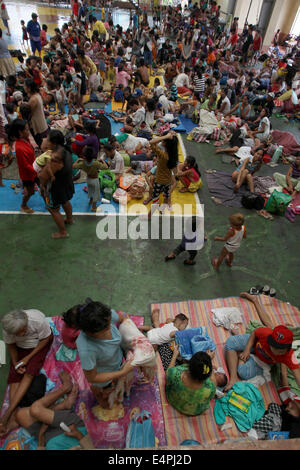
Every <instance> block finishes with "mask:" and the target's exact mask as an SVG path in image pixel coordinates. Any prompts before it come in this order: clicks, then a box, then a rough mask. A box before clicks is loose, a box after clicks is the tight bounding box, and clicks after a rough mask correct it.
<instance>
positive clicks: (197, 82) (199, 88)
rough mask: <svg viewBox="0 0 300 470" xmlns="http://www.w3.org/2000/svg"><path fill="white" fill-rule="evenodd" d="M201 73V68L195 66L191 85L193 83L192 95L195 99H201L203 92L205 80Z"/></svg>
mask: <svg viewBox="0 0 300 470" xmlns="http://www.w3.org/2000/svg"><path fill="white" fill-rule="evenodd" d="M202 72H203V68H202V67H200V66H199V65H196V67H195V75H194V79H193V83H194V95H195V96H196V97H197V98H200V97H202V96H203V94H204V91H205V78H204V76H203V74H202Z"/></svg>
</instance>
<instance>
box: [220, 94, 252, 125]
mask: <svg viewBox="0 0 300 470" xmlns="http://www.w3.org/2000/svg"><path fill="white" fill-rule="evenodd" d="M232 114H234V115H235V116H237V117H240V118H241V119H243V120H247V119H248V118H249V117H250V114H251V104H250V103H249V98H248V96H247V95H244V96H243V97H242V101H240V102H239V103H237V104H236V105H235V106H233V108H231V110H230V112H229V113H226V114H225V117H227V116H231V115H232Z"/></svg>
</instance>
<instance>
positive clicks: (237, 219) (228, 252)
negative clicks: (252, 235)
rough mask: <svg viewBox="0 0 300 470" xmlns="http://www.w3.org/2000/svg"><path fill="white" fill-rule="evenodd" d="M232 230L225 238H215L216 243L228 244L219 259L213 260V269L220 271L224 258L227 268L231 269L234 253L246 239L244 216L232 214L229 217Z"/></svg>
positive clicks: (230, 229)
mask: <svg viewBox="0 0 300 470" xmlns="http://www.w3.org/2000/svg"><path fill="white" fill-rule="evenodd" d="M229 222H230V228H229V230H228V232H227V233H226V235H225V237H214V240H215V241H222V242H226V243H225V245H224V247H223V249H222V251H221V253H220V255H219V258H212V260H211V262H212V265H213V267H214V268H215V269H216V270H218V269H219V267H220V265H221V264H222V262H223V260H224V258H225V262H226V264H227V266H229V267H230V268H231V266H232V261H233V256H234V253H235V252H236V251H237V250H238V249H239V247H240V245H241V242H242V240H243V238H246V229H245V226H244V216H243V214H240V213H237V214H232V215H231V216H230V217H229Z"/></svg>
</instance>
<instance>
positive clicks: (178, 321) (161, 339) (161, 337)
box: [139, 309, 189, 346]
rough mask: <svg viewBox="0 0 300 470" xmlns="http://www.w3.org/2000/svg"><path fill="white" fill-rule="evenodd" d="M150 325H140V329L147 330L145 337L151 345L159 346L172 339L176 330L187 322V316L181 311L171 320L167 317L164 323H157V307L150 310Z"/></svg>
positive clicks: (181, 328)
mask: <svg viewBox="0 0 300 470" xmlns="http://www.w3.org/2000/svg"><path fill="white" fill-rule="evenodd" d="M151 317H152V325H153V327H152V326H140V327H139V330H140V331H146V332H147V338H148V339H149V341H150V343H151V344H152V345H156V346H159V345H161V344H165V343H169V342H170V341H171V340H173V339H174V337H175V333H176V331H178V330H179V331H180V330H184V329H185V328H186V327H187V325H188V322H189V319H188V317H186V316H185V315H184V314H183V313H179V314H178V315H176V317H175V318H174V319H173V320H172V319H171V318H167V320H166V323H165V324H164V325H161V324H160V323H159V309H155V310H153V312H152V315H151Z"/></svg>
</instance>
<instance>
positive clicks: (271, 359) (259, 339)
mask: <svg viewBox="0 0 300 470" xmlns="http://www.w3.org/2000/svg"><path fill="white" fill-rule="evenodd" d="M272 332H273V330H272V329H271V328H267V327H264V326H262V327H260V328H257V329H256V330H255V335H256V340H255V344H254V351H255V355H256V356H257V357H258V358H259V359H260V360H261V361H263V362H265V363H266V364H270V365H272V364H276V363H278V362H282V363H283V364H286V366H287V367H288V368H289V369H291V370H295V369H299V364H298V361H297V358H296V356H295V353H294V351H293V350H292V349H290V350H289V351H287V353H286V354H284V355H282V356H276V355H275V354H273V353H272V351H271V349H270V345H269V343H268V336H270V335H271V334H272Z"/></svg>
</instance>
